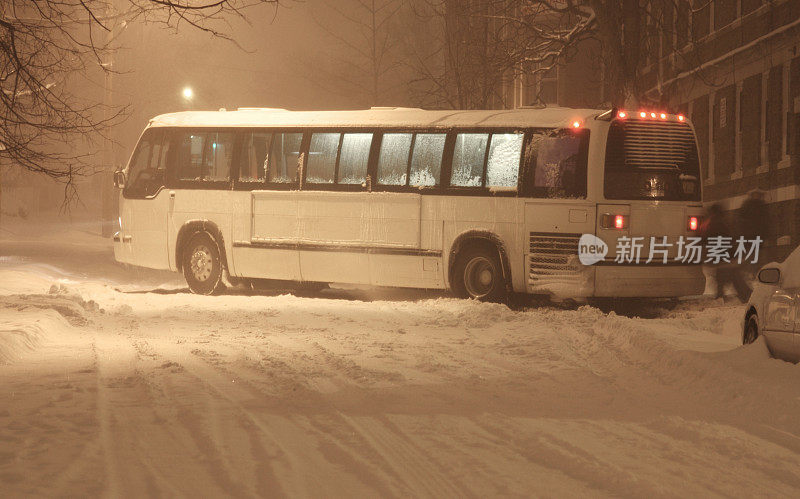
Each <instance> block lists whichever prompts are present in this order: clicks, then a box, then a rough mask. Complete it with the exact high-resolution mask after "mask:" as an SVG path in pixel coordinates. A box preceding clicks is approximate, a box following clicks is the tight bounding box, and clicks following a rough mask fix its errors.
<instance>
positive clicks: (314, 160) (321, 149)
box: [306, 133, 341, 184]
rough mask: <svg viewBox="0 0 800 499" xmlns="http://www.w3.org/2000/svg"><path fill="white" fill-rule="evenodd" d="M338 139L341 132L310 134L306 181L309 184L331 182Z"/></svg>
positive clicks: (334, 168)
mask: <svg viewBox="0 0 800 499" xmlns="http://www.w3.org/2000/svg"><path fill="white" fill-rule="evenodd" d="M340 140H341V134H339V133H314V134H311V143H310V144H309V146H308V171H307V173H306V182H308V183H310V184H332V183H333V177H334V174H335V171H336V157H337V154H338V152H339V141H340Z"/></svg>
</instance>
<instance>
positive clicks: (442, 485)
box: [201, 343, 465, 497]
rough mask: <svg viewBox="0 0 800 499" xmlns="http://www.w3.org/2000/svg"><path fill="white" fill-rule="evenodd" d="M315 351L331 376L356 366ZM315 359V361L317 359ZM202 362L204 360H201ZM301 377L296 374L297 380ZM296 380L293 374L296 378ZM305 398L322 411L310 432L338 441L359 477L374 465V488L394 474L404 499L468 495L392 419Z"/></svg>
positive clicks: (242, 377) (229, 371) (228, 368)
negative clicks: (366, 458)
mask: <svg viewBox="0 0 800 499" xmlns="http://www.w3.org/2000/svg"><path fill="white" fill-rule="evenodd" d="M283 349H284V350H285V351H287V352H290V353H291V352H295V353H299V352H297V351H295V350H293V349H290V348H288V347H283ZM314 350H315V351H317V353H318V355H323V356H324V357H326V359H325V360H324V361H323V362H324V364H325V365H326V366H328V367H329V368H332V369H333V371H331V372H327V373H325V374H326V375H335V374H337V373H336V369H338V368H340V367H342V366H345V367H348V366H350V363H347V362H345V363H341V362H329V359H327V357H328V356H329V355H334V354H333V353H332V352H331V351H330V350H329V349H326V348H323V347H322V346H320V345H318V344H316V343H315V344H314ZM311 360H312V361H313V358H312V359H311ZM201 361H203V360H202V359H201ZM203 362H204V363H206V365H207V366H208V367H209V368H210V369H214V370H216V371H218V372H219V373H220V374H221V375H222V376H224V377H225V379H228V378H233V377H236V381H237V382H236V384H237V385H238V386H239V387H245V388H246V389H248V390H249V391H250V392H251V394H252V396H254V397H264V396H269V397H274V396H275V395H274V394H267V393H265V392H263V391H262V390H261V389H259V388H258V387H256V386H254V385H252V384H251V380H250V379H249V377H250V376H249V375H250V374H252V373H243V372H242V370H241V369H237V368H236V366H235V365H233V364H231V363H228V364H225V365H224V366H223V365H220V364H218V363H214V364H213V365H212V364H208V362H206V361H203ZM298 374H299V373H296V372H295V373H294V375H293V376H297V375H298ZM291 378H292V376H290V379H291ZM301 396H310V397H313V404H312V405H316V407H315V408H312V411H315V412H318V413H321V414H319V415H313V414H312V415H309V416H308V417H307V418H304V422H307V423H308V425H309V426H308V427H307V428H304V431H306V432H309V431H313V432H314V434H315V437H316V438H317V439H319V440H320V441H325V440H331V439H333V440H334V441H335V442H336V446H337V447H338V449H340V450H341V451H343V452H346V453H347V454H348V455H349V456H350V461H351V462H352V463H353V464H354V465H355V466H356V467H357V470H355V471H356V474H358V475H359V476H362V477H363V476H365V475H364V473H365V470H364V469H363V467H364V466H365V465H366V466H369V467H370V468H371V469H372V471H370V472H369V473H368V475H367V476H368V481H369V483H372V484H373V485H375V484H376V482H378V483H380V480H381V479H380V478H379V477H378V476H377V475H376V474H375V473H376V471H377V472H378V473H379V474H382V475H383V474H386V473H388V474H389V475H390V476H392V477H394V480H395V481H397V482H399V483H400V484H402V488H403V489H404V492H403V495H406V494H412V495H414V496H422V497H447V496H455V495H463V494H464V493H465V491H464V490H463V489H461V488H459V487H458V486H456V485H455V484H454V482H453V481H452V480H451V479H450V478H449V477H447V476H446V475H445V474H444V472H443V470H442V469H441V468H440V466H439V465H438V463H436V462H434V461H432V460H430V459H429V457H428V456H427V455H426V453H425V452H423V451H422V449H420V448H418V447H416V445H415V444H413V443H412V442H411V440H410V439H409V438H407V435H405V434H404V433H403V432H402V431H401V430H400V429H399V428H397V427H395V426H393V425H391V424H390V423H389V422H388V420H386V419H384V418H381V419H375V418H372V417H350V416H347V415H345V414H344V413H342V412H341V411H340V410H338V409H337V408H336V407H335V406H334V404H332V403H330V402H328V401H327V400H326V399H325V398H324V397H322V396H319V395H317V394H316V393H315V392H307V391H303V393H302V395H301ZM308 405H309V404H307V403H306V404H303V407H302V408H300V409H301V410H303V409H305V410H307V409H308V408H309V407H308ZM321 418H324V419H325V420H326V421H329V422H330V421H332V422H334V425H330V424H327V425H326V424H322V423H320V421H319V420H320V419H321ZM351 435H355V436H357V437H358V438H357V440H358V444H357V446H354V443H353V438H347V437H348V436H351ZM365 455H369V456H371V458H372V459H373V461H372V462H371V463H367V462H365V461H364V456H365ZM375 461H377V462H375ZM378 463H382V464H383V466H381V467H380V468H378V470H375V467H376V465H377V464H378ZM370 465H371V466H370ZM383 481H384V482H385V481H387V478H383ZM384 487H385V485H384Z"/></svg>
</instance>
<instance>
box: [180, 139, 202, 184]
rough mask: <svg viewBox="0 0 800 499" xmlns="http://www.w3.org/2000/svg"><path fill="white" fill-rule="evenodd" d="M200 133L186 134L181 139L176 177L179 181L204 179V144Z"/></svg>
mask: <svg viewBox="0 0 800 499" xmlns="http://www.w3.org/2000/svg"><path fill="white" fill-rule="evenodd" d="M204 139H205V136H204V135H203V134H199V133H184V134H182V136H181V137H180V141H179V145H178V154H177V160H176V165H175V166H176V171H175V177H176V178H178V179H179V180H200V179H201V177H202V172H201V166H202V164H203V142H204Z"/></svg>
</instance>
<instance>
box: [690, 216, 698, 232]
mask: <svg viewBox="0 0 800 499" xmlns="http://www.w3.org/2000/svg"><path fill="white" fill-rule="evenodd" d="M697 225H698V223H697V217H689V230H692V231H694V230H697Z"/></svg>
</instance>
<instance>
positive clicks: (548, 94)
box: [538, 66, 558, 104]
mask: <svg viewBox="0 0 800 499" xmlns="http://www.w3.org/2000/svg"><path fill="white" fill-rule="evenodd" d="M538 97H539V101H541V102H543V103H545V104H558V66H553V67H552V68H550V69H548V70H547V71H545V72H543V73H539V95H538Z"/></svg>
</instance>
